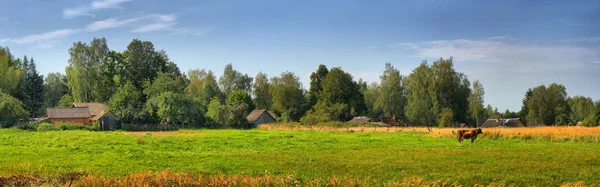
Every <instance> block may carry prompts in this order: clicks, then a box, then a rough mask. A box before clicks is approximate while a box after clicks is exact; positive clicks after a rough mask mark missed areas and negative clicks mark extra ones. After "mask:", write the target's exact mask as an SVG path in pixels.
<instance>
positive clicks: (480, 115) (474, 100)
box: [469, 80, 485, 127]
mask: <svg viewBox="0 0 600 187" xmlns="http://www.w3.org/2000/svg"><path fill="white" fill-rule="evenodd" d="M484 94H485V91H484V90H483V85H481V83H480V82H479V80H476V81H475V82H473V88H472V90H471V96H470V97H469V104H470V105H469V111H470V113H471V117H472V118H473V119H474V120H475V124H477V127H479V122H481V120H483V119H484V118H485V109H484V108H483V102H484V100H483V95H484Z"/></svg>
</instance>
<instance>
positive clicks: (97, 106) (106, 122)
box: [73, 103, 119, 130]
mask: <svg viewBox="0 0 600 187" xmlns="http://www.w3.org/2000/svg"><path fill="white" fill-rule="evenodd" d="M73 106H74V107H87V108H88V109H89V112H90V121H91V122H96V121H98V122H99V123H100V128H102V130H116V129H119V127H118V120H117V116H115V114H113V113H112V112H110V111H109V110H108V108H107V107H106V105H105V104H104V103H73Z"/></svg>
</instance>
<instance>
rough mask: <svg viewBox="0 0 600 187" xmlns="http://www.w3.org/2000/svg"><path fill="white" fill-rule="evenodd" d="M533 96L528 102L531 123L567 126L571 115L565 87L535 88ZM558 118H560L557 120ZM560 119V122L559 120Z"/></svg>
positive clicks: (542, 86) (556, 85) (553, 85)
mask: <svg viewBox="0 0 600 187" xmlns="http://www.w3.org/2000/svg"><path fill="white" fill-rule="evenodd" d="M532 92H533V94H532V96H531V97H530V98H529V100H528V102H527V106H528V108H529V112H528V114H527V121H528V122H529V123H536V124H546V125H551V124H554V125H567V124H569V121H568V118H569V117H568V116H569V114H570V113H571V110H570V108H569V105H568V103H567V100H566V98H567V92H566V88H565V87H564V86H563V85H559V84H556V83H553V84H550V86H548V87H546V86H544V85H541V86H538V87H535V88H533V90H532ZM557 117H558V118H557ZM557 119H558V120H557Z"/></svg>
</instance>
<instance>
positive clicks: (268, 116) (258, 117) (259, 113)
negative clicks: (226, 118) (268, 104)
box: [246, 110, 277, 127]
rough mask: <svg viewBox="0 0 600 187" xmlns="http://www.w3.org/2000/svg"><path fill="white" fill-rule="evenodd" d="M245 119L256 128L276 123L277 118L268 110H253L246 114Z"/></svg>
mask: <svg viewBox="0 0 600 187" xmlns="http://www.w3.org/2000/svg"><path fill="white" fill-rule="evenodd" d="M246 119H247V120H248V122H250V123H252V125H253V126H254V127H257V126H258V125H260V124H267V123H275V122H277V117H276V116H275V114H273V112H271V111H269V110H253V111H252V112H250V114H248V116H247V117H246Z"/></svg>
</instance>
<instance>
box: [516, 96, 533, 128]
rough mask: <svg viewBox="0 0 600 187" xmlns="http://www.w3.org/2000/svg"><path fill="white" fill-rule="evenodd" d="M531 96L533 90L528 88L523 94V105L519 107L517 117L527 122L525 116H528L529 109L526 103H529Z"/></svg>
mask: <svg viewBox="0 0 600 187" xmlns="http://www.w3.org/2000/svg"><path fill="white" fill-rule="evenodd" d="M531 96H533V90H531V88H529V89H528V90H527V92H525V98H523V105H521V111H519V117H520V118H521V119H523V120H525V121H527V119H526V118H527V115H528V114H529V107H528V106H527V103H528V102H529V98H531Z"/></svg>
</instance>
